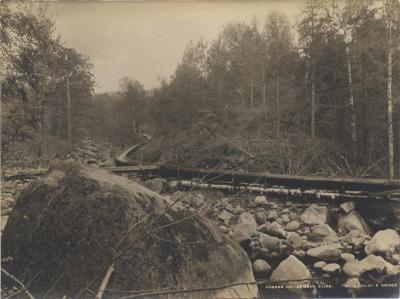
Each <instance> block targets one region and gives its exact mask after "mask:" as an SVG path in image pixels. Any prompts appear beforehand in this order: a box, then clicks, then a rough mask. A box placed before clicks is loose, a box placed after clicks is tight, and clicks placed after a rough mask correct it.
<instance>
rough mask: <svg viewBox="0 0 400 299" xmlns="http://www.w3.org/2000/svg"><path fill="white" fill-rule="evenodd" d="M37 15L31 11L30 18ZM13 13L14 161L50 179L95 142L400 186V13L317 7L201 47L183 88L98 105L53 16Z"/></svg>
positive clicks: (6, 89)
mask: <svg viewBox="0 0 400 299" xmlns="http://www.w3.org/2000/svg"><path fill="white" fill-rule="evenodd" d="M24 5H25V4H24ZM24 5H23V4H18V5H15V4H14V5H9V4H4V3H2V4H1V11H0V15H1V18H0V22H1V26H0V37H1V40H2V43H1V45H0V47H1V61H0V63H1V64H0V70H1V76H2V93H1V105H2V109H1V125H2V133H1V134H2V135H1V139H2V140H1V145H2V149H1V154H2V161H3V162H4V163H5V164H8V165H13V166H14V167H15V166H26V165H30V166H33V165H36V166H38V165H43V164H46V163H48V161H49V160H50V159H52V158H54V157H64V158H65V157H67V155H68V154H69V153H71V152H73V150H74V147H75V145H76V144H78V143H79V142H80V140H82V139H84V138H87V137H88V136H90V137H91V138H97V139H100V140H104V141H107V142H109V143H110V144H112V145H113V146H115V148H117V149H120V150H122V149H125V148H128V147H129V146H131V145H133V144H136V143H140V142H143V140H145V139H146V138H145V137H144V136H151V140H150V142H148V143H147V144H146V146H145V148H144V150H143V153H142V154H141V157H140V163H154V162H170V163H176V164H180V165H189V166H196V167H204V168H221V169H234V170H240V171H257V172H269V173H282V174H292V175H320V176H338V177H390V178H393V177H398V175H399V164H400V163H399V154H400V146H399V142H398V140H399V136H400V122H399V119H400V105H399V101H398V97H399V93H400V85H399V83H400V38H399V37H400V4H399V2H398V1H395V0H385V1H369V0H352V1H345V2H343V1H338V0H326V1H322V0H308V1H304V5H303V7H302V9H301V11H299V12H298V14H299V17H298V21H297V22H296V24H291V23H290V22H289V20H288V18H287V16H286V15H285V13H284V12H278V11H277V12H272V13H270V14H269V15H268V16H267V18H266V19H265V20H259V19H255V18H254V19H253V20H252V21H251V22H248V23H235V22H233V23H230V24H227V25H226V26H225V27H224V28H221V32H220V34H219V35H218V36H217V37H216V38H215V39H213V40H197V41H192V42H190V43H189V44H188V45H187V47H186V49H185V50H184V52H183V55H182V59H181V61H180V63H179V64H178V66H177V68H176V70H175V72H174V73H173V74H172V75H171V77H170V78H160V85H159V87H157V88H153V89H150V90H146V89H145V88H144V86H143V85H142V84H141V83H140V82H139V81H137V80H135V78H121V79H120V89H119V91H116V92H114V93H102V94H95V93H94V84H95V80H94V77H93V75H92V67H93V66H92V65H91V63H90V60H89V58H88V57H85V56H83V55H82V54H80V53H78V52H77V51H76V50H74V49H70V48H66V47H65V46H64V45H63V43H62V38H61V37H59V36H57V35H56V33H55V32H56V28H55V26H54V22H53V21H52V19H51V18H50V17H49V16H48V15H47V14H46V9H45V8H40V9H37V11H34V10H32V9H26V7H24Z"/></svg>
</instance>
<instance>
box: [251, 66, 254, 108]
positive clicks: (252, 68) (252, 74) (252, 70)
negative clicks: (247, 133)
mask: <svg viewBox="0 0 400 299" xmlns="http://www.w3.org/2000/svg"><path fill="white" fill-rule="evenodd" d="M253 77H254V65H253V64H252V65H251V79H250V108H253V101H254V78H253Z"/></svg>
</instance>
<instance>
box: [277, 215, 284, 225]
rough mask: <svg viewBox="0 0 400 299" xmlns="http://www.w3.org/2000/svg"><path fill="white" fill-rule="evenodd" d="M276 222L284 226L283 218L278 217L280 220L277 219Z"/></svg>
mask: <svg viewBox="0 0 400 299" xmlns="http://www.w3.org/2000/svg"><path fill="white" fill-rule="evenodd" d="M276 222H278V223H279V224H280V225H283V220H282V218H281V217H278V219H276Z"/></svg>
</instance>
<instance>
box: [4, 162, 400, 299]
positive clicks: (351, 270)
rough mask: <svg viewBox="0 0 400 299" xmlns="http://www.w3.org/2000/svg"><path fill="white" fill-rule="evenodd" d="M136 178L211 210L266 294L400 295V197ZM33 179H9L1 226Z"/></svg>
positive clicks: (186, 206)
mask: <svg viewBox="0 0 400 299" xmlns="http://www.w3.org/2000/svg"><path fill="white" fill-rule="evenodd" d="M82 158H83V159H85V158H86V157H82ZM87 162H89V164H95V163H91V161H90V160H87V161H86V163H87ZM96 167H98V166H97V165H96ZM131 179H133V180H136V181H138V182H140V183H141V184H142V185H144V186H145V187H147V188H149V189H151V190H153V191H155V192H157V193H160V194H162V195H163V196H165V197H167V198H169V200H172V201H173V202H174V205H175V208H177V209H178V210H179V209H181V210H186V211H189V212H191V213H193V214H202V215H206V216H207V217H208V218H209V219H210V220H212V222H214V223H215V224H216V225H217V226H218V227H219V229H220V231H221V232H222V233H223V234H225V235H226V236H227V237H229V238H231V239H232V240H233V241H235V242H236V243H238V244H240V245H241V246H242V248H243V249H244V250H245V251H246V252H247V255H248V257H249V259H250V261H251V263H252V266H253V272H254V276H255V277H256V279H257V280H258V282H259V289H260V294H261V295H262V296H263V297H264V296H265V297H267V296H268V297H269V296H279V297H286V296H288V297H292V296H298V297H301V296H304V295H307V296H329V297H340V296H342V297H344V296H354V297H376V296H379V297H382V296H384V297H396V298H397V297H398V290H399V287H398V281H399V273H400V237H399V234H398V233H399V231H400V230H399V224H400V221H399V215H400V213H399V204H398V203H396V202H391V201H382V202H376V201H373V200H370V201H367V200H362V201H358V202H338V201H332V202H314V203H312V202H302V201H298V200H297V201H293V200H290V199H289V198H269V197H266V196H264V195H259V194H254V195H253V194H245V193H239V194H224V193H222V192H219V191H212V190H207V191H195V190H176V189H175V185H174V184H173V183H168V182H167V181H165V180H163V179H151V180H147V181H144V182H143V181H141V180H140V179H139V178H131ZM29 181H30V180H29V179H26V180H22V179H17V180H12V181H8V182H6V184H5V185H4V184H3V191H2V227H3V226H4V224H5V222H6V220H7V217H8V213H9V211H11V209H12V207H13V203H14V200H15V197H16V196H17V195H18V192H19V190H21V189H22V188H24V187H25V186H26V185H27V184H28V183H29Z"/></svg>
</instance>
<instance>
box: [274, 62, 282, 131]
mask: <svg viewBox="0 0 400 299" xmlns="http://www.w3.org/2000/svg"><path fill="white" fill-rule="evenodd" d="M275 80H276V81H275V82H276V84H275V88H276V90H275V100H276V118H277V125H276V134H277V136H278V137H279V136H280V126H281V116H280V115H281V111H280V110H281V107H280V98H279V93H280V86H279V85H280V82H279V55H278V60H277V68H276V78H275Z"/></svg>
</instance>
